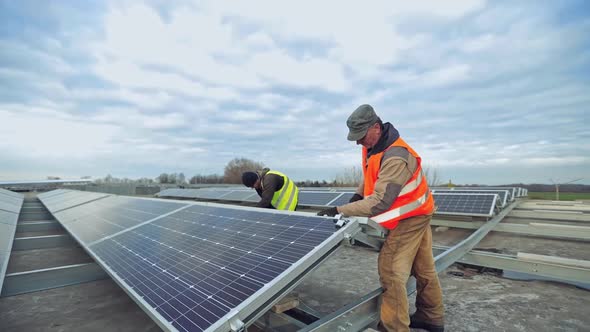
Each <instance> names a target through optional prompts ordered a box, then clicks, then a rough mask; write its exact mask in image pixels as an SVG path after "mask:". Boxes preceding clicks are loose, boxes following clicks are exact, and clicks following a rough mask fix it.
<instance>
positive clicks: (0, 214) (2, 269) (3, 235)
mask: <svg viewBox="0 0 590 332" xmlns="http://www.w3.org/2000/svg"><path fill="white" fill-rule="evenodd" d="M6 191H8V190H4V189H2V192H3V193H2V195H1V196H3V197H2V198H1V199H3V200H4V201H3V203H4V204H3V205H2V206H3V207H4V208H5V209H2V210H0V290H1V289H2V284H3V282H4V276H5V275H6V268H7V267H8V260H9V258H10V252H11V250H12V242H13V241H14V233H15V232H16V223H17V221H18V215H19V211H20V209H21V206H22V202H23V199H24V196H23V195H22V194H19V193H13V192H9V193H5V192H6Z"/></svg>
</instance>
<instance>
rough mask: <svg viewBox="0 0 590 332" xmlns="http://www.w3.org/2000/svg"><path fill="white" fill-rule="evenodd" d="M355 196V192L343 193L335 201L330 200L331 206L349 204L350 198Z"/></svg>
mask: <svg viewBox="0 0 590 332" xmlns="http://www.w3.org/2000/svg"><path fill="white" fill-rule="evenodd" d="M352 196H354V193H342V196H340V197H338V198H336V199H335V200H334V201H332V202H330V203H329V204H330V206H340V205H344V204H348V202H349V201H350V199H351V198H352Z"/></svg>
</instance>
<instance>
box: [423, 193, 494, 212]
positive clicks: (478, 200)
mask: <svg viewBox="0 0 590 332" xmlns="http://www.w3.org/2000/svg"><path fill="white" fill-rule="evenodd" d="M432 196H433V198H434V203H435V205H436V207H437V208H436V211H435V213H436V214H451V215H469V216H485V217H491V216H492V215H493V214H494V208H495V206H496V201H497V197H498V195H496V194H463V193H433V194H432Z"/></svg>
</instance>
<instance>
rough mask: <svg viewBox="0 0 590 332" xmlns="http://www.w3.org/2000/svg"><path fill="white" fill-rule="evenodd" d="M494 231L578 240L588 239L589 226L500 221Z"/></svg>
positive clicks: (459, 224)
mask: <svg viewBox="0 0 590 332" xmlns="http://www.w3.org/2000/svg"><path fill="white" fill-rule="evenodd" d="M430 224H431V225H432V226H445V227H453V228H463V229H478V228H480V227H481V226H482V225H484V223H483V222H478V221H455V220H446V219H432V221H431V222H430ZM492 231H494V232H506V233H514V234H521V235H529V236H540V237H546V238H561V239H572V240H580V241H590V227H589V226H570V225H550V224H540V223H538V224H537V223H531V224H512V223H500V224H498V225H496V227H494V229H493V230H492Z"/></svg>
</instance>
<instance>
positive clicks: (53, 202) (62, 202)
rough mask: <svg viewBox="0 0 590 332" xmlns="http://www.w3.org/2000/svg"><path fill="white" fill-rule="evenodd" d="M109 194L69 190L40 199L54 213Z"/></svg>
mask: <svg viewBox="0 0 590 332" xmlns="http://www.w3.org/2000/svg"><path fill="white" fill-rule="evenodd" d="M109 195H110V194H104V193H94V192H87V191H77V190H69V191H68V192H66V193H64V194H62V195H59V196H52V197H49V198H43V199H41V201H42V202H43V204H44V205H45V207H46V208H47V210H49V212H51V213H52V214H54V213H56V212H59V211H61V210H65V209H69V208H72V207H74V206H77V205H80V204H84V203H87V202H90V201H94V200H97V199H101V198H105V197H108V196H109Z"/></svg>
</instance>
